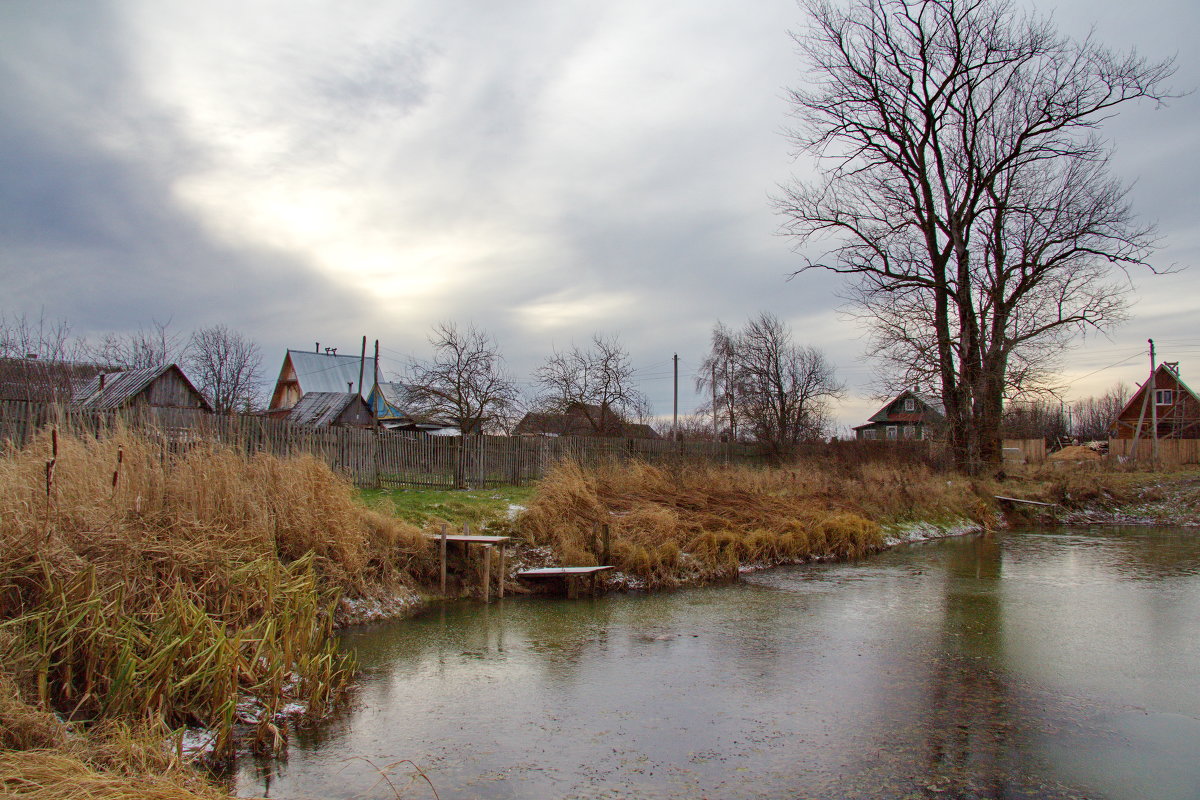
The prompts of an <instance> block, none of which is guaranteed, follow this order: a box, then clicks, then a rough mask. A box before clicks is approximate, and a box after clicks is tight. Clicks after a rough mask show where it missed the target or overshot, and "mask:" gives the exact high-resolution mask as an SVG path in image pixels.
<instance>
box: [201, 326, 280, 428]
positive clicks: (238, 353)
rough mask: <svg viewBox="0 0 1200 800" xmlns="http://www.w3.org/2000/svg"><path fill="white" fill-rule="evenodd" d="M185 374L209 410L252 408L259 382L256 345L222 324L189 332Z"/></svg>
mask: <svg viewBox="0 0 1200 800" xmlns="http://www.w3.org/2000/svg"><path fill="white" fill-rule="evenodd" d="M184 364H185V366H186V369H187V374H188V377H190V378H191V379H192V380H194V381H196V382H197V383H198V384H199V385H198V386H197V387H196V388H198V389H199V390H200V392H201V393H202V394H203V395H204V396H205V397H206V398H208V402H209V403H211V404H212V407H213V410H214V411H216V412H217V413H219V414H231V413H234V412H237V411H242V410H248V409H250V408H252V407H253V406H254V404H255V402H256V400H257V399H258V390H259V387H260V386H261V385H262V377H261V374H260V370H261V368H262V354H261V353H260V352H259V349H258V345H257V344H255V343H254V342H253V341H251V340H250V339H248V338H246V337H245V336H243V335H242V334H240V333H238V332H237V331H234V330H231V329H230V328H228V327H227V326H225V325H213V326H212V327H209V328H201V329H200V330H197V331H195V332H194V333H192V338H191V340H190V341H189V342H188V346H187V350H186V352H185V354H184Z"/></svg>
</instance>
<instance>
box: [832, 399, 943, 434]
mask: <svg viewBox="0 0 1200 800" xmlns="http://www.w3.org/2000/svg"><path fill="white" fill-rule="evenodd" d="M945 420H946V412H945V410H944V409H943V407H942V404H941V402H939V401H937V400H934V399H932V398H930V397H926V396H924V395H921V394H918V393H917V392H916V390H913V389H906V390H905V391H903V392H901V393H900V394H898V395H896V396H895V397H893V398H892V399H891V400H889V401H887V403H885V404H884V406H883V408H881V409H879V410H878V411H876V412H875V413H874V414H872V415H871V417H870V418H869V419H868V420H867V422H866V423H865V424H863V425H859V426H857V427H855V428H854V429H853V430H854V437H855V438H856V439H858V440H859V441H869V440H874V439H883V440H889V439H890V440H900V439H930V438H933V436H934V435H935V432H936V431H937V429H938V428H940V427H941V425H942V423H944V422H945Z"/></svg>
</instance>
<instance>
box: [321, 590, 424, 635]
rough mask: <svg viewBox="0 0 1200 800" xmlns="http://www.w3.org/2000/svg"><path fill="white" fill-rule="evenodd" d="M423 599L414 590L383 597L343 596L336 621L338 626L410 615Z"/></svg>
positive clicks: (421, 604) (419, 606)
mask: <svg viewBox="0 0 1200 800" xmlns="http://www.w3.org/2000/svg"><path fill="white" fill-rule="evenodd" d="M423 605H424V601H423V600H422V599H421V597H420V596H419V595H417V594H416V593H415V592H407V593H404V594H397V595H393V596H391V597H385V598H363V597H343V598H342V600H341V602H340V603H338V608H337V612H336V622H337V626H338V627H339V628H341V627H345V626H347V625H360V624H362V623H364V622H378V621H380V620H385V619H395V618H397V617H407V616H410V615H412V614H414V613H416V612H417V611H419V610H420V609H421V607H422V606H423Z"/></svg>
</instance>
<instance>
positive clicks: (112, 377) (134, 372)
mask: <svg viewBox="0 0 1200 800" xmlns="http://www.w3.org/2000/svg"><path fill="white" fill-rule="evenodd" d="M71 404H72V405H74V406H78V407H80V408H88V409H93V410H96V411H112V410H116V409H123V408H139V407H144V406H153V407H156V408H192V409H199V410H202V411H212V406H211V405H209V402H208V400H206V399H204V395H202V394H201V393H200V391H199V390H198V389H196V387H195V386H194V385H192V382H191V381H190V380H188V377H187V375H184V374H183V370H181V369H180V368H179V366H178V365H176V364H167V365H165V366H161V367H146V368H145V369H131V370H125V371H124V372H114V373H111V374H110V373H104V372H102V373H100V374H98V375H97V376H96V377H94V378H92V379H91V380H90V381H88V382H87V383H86V384H84V385H83V386H82V387H80V388H79V389H78V390H76V392H75V396H74V397H73V398H72V400H71Z"/></svg>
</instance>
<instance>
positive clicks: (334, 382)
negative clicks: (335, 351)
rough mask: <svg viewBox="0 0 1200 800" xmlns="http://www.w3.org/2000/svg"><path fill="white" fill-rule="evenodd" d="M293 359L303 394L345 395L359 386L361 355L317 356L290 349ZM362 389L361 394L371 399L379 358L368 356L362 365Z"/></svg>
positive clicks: (311, 352)
mask: <svg viewBox="0 0 1200 800" xmlns="http://www.w3.org/2000/svg"><path fill="white" fill-rule="evenodd" d="M287 354H288V356H290V357H291V360H292V369H294V370H295V371H296V379H297V380H298V381H299V382H300V391H302V392H304V393H305V394H308V393H309V392H341V393H343V394H345V392H346V390H347V387H348V386H351V387H353V388H354V389H357V388H359V387H358V371H359V366H360V359H359V357H358V356H350V355H332V354H327V353H314V352H313V351H311V350H288V351H287ZM362 376H363V378H362V382H363V385H362V388H361V389H360V390H359V394H360V395H362V398H363V399H364V400H365V399H367V395H369V394H370V393H371V386H372V384H373V383H374V381H375V359H373V358H371V357H370V356H367V360H366V363H365V364H363V365H362ZM351 391H353V389H351Z"/></svg>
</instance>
